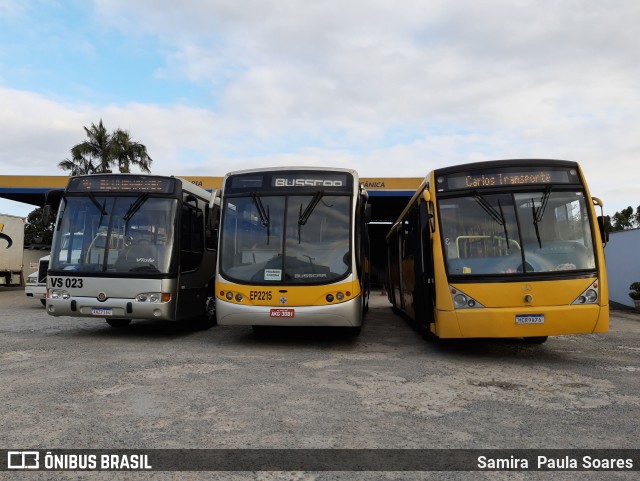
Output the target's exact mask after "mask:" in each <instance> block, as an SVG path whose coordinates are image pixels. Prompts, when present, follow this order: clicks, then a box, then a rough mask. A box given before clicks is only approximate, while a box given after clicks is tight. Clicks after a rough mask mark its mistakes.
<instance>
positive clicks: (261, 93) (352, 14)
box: [0, 0, 640, 215]
mask: <svg viewBox="0 0 640 481" xmlns="http://www.w3.org/2000/svg"><path fill="white" fill-rule="evenodd" d="M638 25H640V2H633V1H628V0H621V1H615V0H613V1H606V2H603V1H602V0H593V1H592V0H583V1H574V0H562V1H527V0H508V1H507V0H505V1H499V0H494V1H479V0H477V1H455V2H454V1H449V0H403V1H401V2H398V1H396V0H366V1H365V0H362V1H355V0H329V1H321V0H320V1H316V2H309V1H303V0H298V1H295V0H280V1H277V0H209V1H205V0H185V1H182V2H177V1H175V0H94V1H89V0H78V1H63V0H40V1H39V0H0V174H14V175H15V174H17V175H64V174H65V172H63V171H61V170H59V169H58V168H57V164H58V162H60V161H61V160H63V159H65V158H68V157H69V149H70V148H71V147H72V146H73V145H75V144H77V143H79V142H81V141H82V140H84V138H85V137H84V130H83V128H82V127H83V126H89V125H90V124H91V123H97V122H98V121H99V120H100V119H102V120H103V121H104V123H105V126H106V127H107V129H109V130H113V129H116V128H122V129H127V130H129V131H130V133H131V136H132V138H133V139H134V140H137V141H139V142H142V143H143V144H145V145H146V146H147V148H148V152H149V154H150V155H151V157H152V158H153V164H152V170H153V172H154V173H158V174H175V175H213V176H223V175H224V174H225V173H226V172H228V171H231V170H238V169H245V168H251V167H264V166H275V165H320V166H342V167H351V168H354V169H356V170H357V171H358V172H359V173H360V175H361V176H363V177H396V176H397V177H423V176H424V175H426V174H427V172H428V171H430V170H432V169H434V168H438V167H443V166H447V165H454V164H460V163H466V162H475V161H483V160H492V159H506V158H554V159H567V160H575V161H578V162H580V163H581V165H582V167H583V169H584V171H585V174H586V176H587V181H588V183H589V186H590V189H591V194H592V195H595V196H598V197H601V198H602V199H603V201H604V203H605V209H606V213H608V214H613V213H614V212H615V211H617V210H620V209H622V208H624V207H626V206H628V205H632V206H634V207H635V206H637V205H638V204H640V187H638V184H639V182H640V180H639V178H638V177H639V174H640V168H638V162H639V161H640V40H639V39H638V36H637V27H638ZM32 209H33V207H32V206H27V205H24V204H18V203H14V202H9V201H5V200H0V212H3V213H11V214H15V215H26V214H27V213H28V212H30V211H31V210H32Z"/></svg>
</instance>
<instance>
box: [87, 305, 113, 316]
mask: <svg viewBox="0 0 640 481" xmlns="http://www.w3.org/2000/svg"><path fill="white" fill-rule="evenodd" d="M91 314H93V315H94V316H112V315H113V309H111V308H110V307H92V308H91Z"/></svg>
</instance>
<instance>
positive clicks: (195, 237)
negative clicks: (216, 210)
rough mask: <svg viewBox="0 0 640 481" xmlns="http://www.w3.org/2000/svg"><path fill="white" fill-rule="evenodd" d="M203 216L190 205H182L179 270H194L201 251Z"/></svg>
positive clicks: (198, 263)
mask: <svg viewBox="0 0 640 481" xmlns="http://www.w3.org/2000/svg"><path fill="white" fill-rule="evenodd" d="M203 239H204V216H203V215H202V211H201V210H199V209H195V208H193V207H191V206H190V205H187V204H183V205H182V219H181V222H180V272H185V271H194V270H196V269H197V268H198V266H199V265H200V261H201V260H202V253H203V250H204V249H203Z"/></svg>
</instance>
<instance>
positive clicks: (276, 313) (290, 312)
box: [269, 309, 296, 317]
mask: <svg viewBox="0 0 640 481" xmlns="http://www.w3.org/2000/svg"><path fill="white" fill-rule="evenodd" d="M269 315H270V316H271V317H295V316H296V311H295V309H271V311H269Z"/></svg>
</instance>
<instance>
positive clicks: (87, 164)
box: [58, 119, 152, 175]
mask: <svg viewBox="0 0 640 481" xmlns="http://www.w3.org/2000/svg"><path fill="white" fill-rule="evenodd" d="M83 128H84V131H85V133H86V134H87V140H85V141H83V142H80V143H79V144H77V145H74V146H73V147H72V148H71V160H69V159H65V160H63V161H62V162H60V163H59V164H58V167H60V168H61V169H62V170H68V171H70V172H71V175H82V174H98V173H104V172H111V171H112V168H113V166H117V167H118V169H119V171H120V172H127V173H128V172H131V166H132V165H133V166H137V167H139V168H140V170H141V171H143V172H147V173H150V172H151V169H150V166H151V162H152V159H151V157H149V154H148V153H147V148H146V147H145V146H144V145H143V144H140V143H138V142H133V141H132V140H131V137H130V135H129V131H127V130H121V129H117V130H116V131H114V132H113V133H112V134H110V133H109V132H108V131H107V129H106V128H105V126H104V124H103V123H102V119H100V122H98V125H96V124H93V123H92V124H91V127H89V128H87V127H83Z"/></svg>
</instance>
